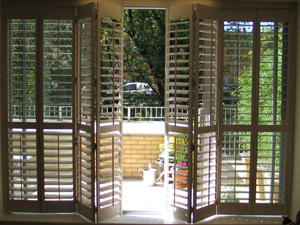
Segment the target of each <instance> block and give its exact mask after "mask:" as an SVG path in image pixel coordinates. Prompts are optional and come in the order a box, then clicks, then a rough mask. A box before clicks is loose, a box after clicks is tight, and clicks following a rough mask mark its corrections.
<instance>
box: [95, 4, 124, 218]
mask: <svg viewBox="0 0 300 225" xmlns="http://www.w3.org/2000/svg"><path fill="white" fill-rule="evenodd" d="M122 18H123V13H122V7H120V6H117V5H111V4H107V3H99V4H98V42H97V43H99V46H100V47H99V49H98V57H97V66H98V77H97V158H96V163H97V167H96V177H97V206H98V214H97V215H98V222H100V221H103V220H105V219H108V218H110V217H113V216H117V215H120V214H121V213H122V211H121V210H122V205H121V203H122V202H121V198H122V192H121V191H122V115H123V113H122V112H123V109H122V107H123V102H122V90H123V19H122Z"/></svg>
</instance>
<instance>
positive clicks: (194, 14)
mask: <svg viewBox="0 0 300 225" xmlns="http://www.w3.org/2000/svg"><path fill="white" fill-rule="evenodd" d="M195 21H196V10H194V13H193V22H195Z"/></svg>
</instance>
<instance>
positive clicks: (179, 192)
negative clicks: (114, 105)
mask: <svg viewBox="0 0 300 225" xmlns="http://www.w3.org/2000/svg"><path fill="white" fill-rule="evenodd" d="M193 12H194V9H193V5H185V6H173V7H170V8H169V9H168V14H167V18H166V26H167V29H166V95H165V96H166V103H165V104H166V116H165V119H166V134H167V136H166V138H167V145H166V147H165V151H166V154H167V160H166V161H167V162H165V163H166V167H165V168H166V169H167V171H166V172H167V173H165V177H166V179H165V180H166V185H167V190H168V202H169V204H170V205H171V206H172V207H173V209H174V217H175V218H177V219H180V220H183V221H186V222H190V221H191V205H192V204H191V189H192V185H191V178H192V160H191V159H192V157H191V151H192V128H193V127H192V123H193V110H192V104H193V94H192V93H193V87H192V80H193V76H194V73H193V60H194V57H193V56H194V52H193V49H194V41H193V40H194V26H193V19H192V18H193ZM171 168H172V169H171ZM180 170H181V171H180ZM182 170H183V171H182ZM171 177H172V178H171Z"/></svg>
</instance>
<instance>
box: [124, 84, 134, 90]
mask: <svg viewBox="0 0 300 225" xmlns="http://www.w3.org/2000/svg"><path fill="white" fill-rule="evenodd" d="M131 90H136V84H130V85H126V86H124V91H131Z"/></svg>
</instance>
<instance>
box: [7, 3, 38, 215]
mask: <svg viewBox="0 0 300 225" xmlns="http://www.w3.org/2000/svg"><path fill="white" fill-rule="evenodd" d="M9 12H11V8H9V9H8V10H7V12H6V13H7V14H6V13H4V14H6V16H7V18H5V19H3V23H6V29H5V30H3V32H4V33H5V36H6V38H5V40H3V42H4V45H2V48H3V49H5V50H6V55H3V59H2V60H4V61H6V63H5V66H3V67H2V69H3V76H2V82H3V84H4V85H3V89H5V92H3V93H2V94H3V95H2V97H3V98H4V99H3V102H2V104H3V105H4V107H5V108H6V109H7V111H6V112H5V113H4V116H5V117H4V118H5V119H4V120H3V125H4V127H5V130H6V132H5V133H6V135H7V136H6V139H4V141H7V143H5V144H4V145H3V149H5V151H6V152H5V153H4V157H5V160H4V161H3V162H4V163H5V168H6V169H5V170H4V171H5V172H6V174H5V175H4V177H5V183H6V185H7V186H6V187H5V188H4V191H5V194H4V198H5V199H6V202H7V203H8V205H7V208H6V210H7V211H8V212H13V211H26V212H38V211H39V207H40V204H39V183H38V176H39V174H38V154H37V124H36V123H35V122H36V94H35V93H36V85H35V83H34V82H32V81H35V80H36V68H37V65H36V32H37V31H36V29H37V28H36V27H37V25H36V23H37V21H36V19H34V18H36V16H37V15H36V13H35V11H34V9H33V8H26V7H24V9H23V12H24V13H23V16H22V15H18V16H15V14H14V15H12V14H10V13H9ZM5 36H3V37H5ZM4 74H5V75H4ZM5 105H6V106H5Z"/></svg>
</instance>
